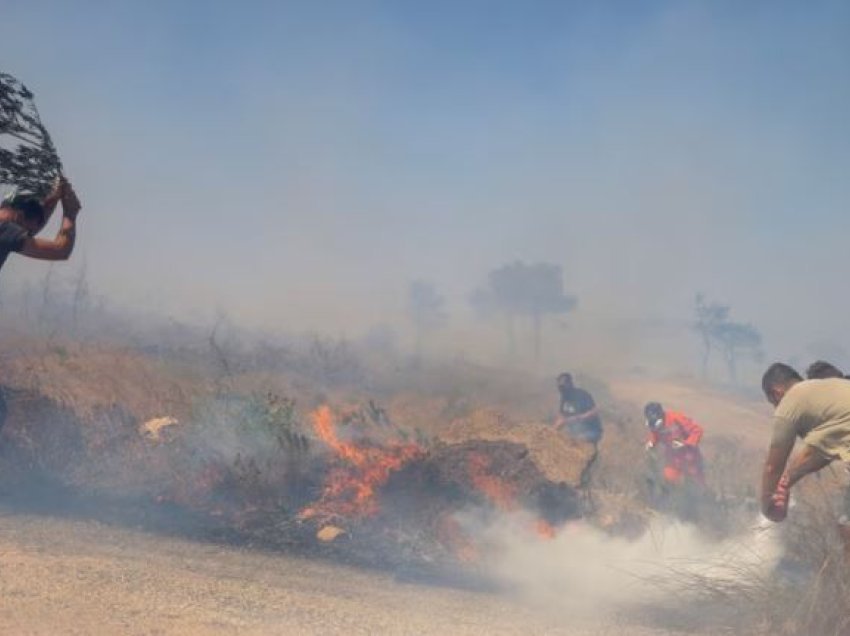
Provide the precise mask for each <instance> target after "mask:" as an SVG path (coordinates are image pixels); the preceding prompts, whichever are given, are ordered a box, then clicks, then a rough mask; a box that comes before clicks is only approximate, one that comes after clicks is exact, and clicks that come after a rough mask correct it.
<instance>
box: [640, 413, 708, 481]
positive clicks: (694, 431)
mask: <svg viewBox="0 0 850 636" xmlns="http://www.w3.org/2000/svg"><path fill="white" fill-rule="evenodd" d="M643 412H644V415H645V416H646V426H647V428H648V429H649V440H648V441H647V443H646V448H647V450H649V449H653V448H656V447H657V446H661V447H662V448H663V450H664V471H663V475H664V480H665V481H667V482H669V483H671V484H681V483H682V482H683V480H684V479H689V480H691V481H693V482H695V483H697V484H699V485H700V486H705V475H704V474H703V469H702V453H701V452H700V450H699V443H700V440H701V439H702V427H701V426H700V425H699V424H697V423H696V422H694V421H693V420H692V419H691V418H689V417H687V416H685V415H683V414H681V413H677V412H675V411H670V410H667V411H665V410H664V408H663V407H662V406H661V405H660V404H659V403H658V402H650V403H649V404H647V405H646V407H645V408H644V410H643Z"/></svg>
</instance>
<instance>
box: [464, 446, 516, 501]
mask: <svg viewBox="0 0 850 636" xmlns="http://www.w3.org/2000/svg"><path fill="white" fill-rule="evenodd" d="M468 469H469V478H470V480H471V481H472V484H473V485H474V486H475V487H476V488H477V489H478V490H480V491H481V492H482V493H483V494H484V495H485V496H486V497H487V498H488V499H489V500H490V501H491V502H492V503H493V505H495V506H496V507H497V508H499V510H503V511H505V512H510V511H511V510H515V509H516V508H517V492H516V487H515V486H513V485H512V484H509V483H508V482H506V481H505V480H504V479H502V478H501V477H499V476H498V475H493V474H491V473H490V458H489V457H487V456H486V455H484V454H483V453H472V454H471V455H470V456H469V465H468Z"/></svg>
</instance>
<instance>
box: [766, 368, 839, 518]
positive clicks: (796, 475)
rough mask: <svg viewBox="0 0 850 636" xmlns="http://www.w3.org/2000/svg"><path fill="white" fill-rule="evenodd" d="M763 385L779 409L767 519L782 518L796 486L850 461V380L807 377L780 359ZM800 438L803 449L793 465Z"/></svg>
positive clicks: (768, 468)
mask: <svg viewBox="0 0 850 636" xmlns="http://www.w3.org/2000/svg"><path fill="white" fill-rule="evenodd" d="M762 388H763V389H764V393H765V396H767V399H768V401H769V402H770V403H771V404H773V405H774V406H775V407H776V411H775V413H774V429H773V438H772V440H771V442H770V449H769V450H768V454H767V461H766V462H765V465H764V472H763V476H762V492H761V507H762V512H763V513H764V515H765V516H766V517H768V518H769V519H772V520H773V521H782V520H783V519H784V518H785V516H786V514H787V512H788V497H789V494H790V490H791V487H792V486H793V485H794V484H796V483H797V482H798V481H800V479H802V478H803V477H805V476H806V475H808V474H809V473H814V472H817V471H818V470H820V469H821V468H824V467H825V466H827V465H829V464H830V463H831V462H833V461H835V460H841V461H850V382H848V381H847V380H844V379H840V378H828V379H822V380H803V378H802V377H801V376H800V374H799V373H797V372H796V371H795V370H794V369H793V368H791V367H790V366H788V365H787V364H782V363H781V362H777V363H774V364H772V365H771V366H770V367H769V368H768V370H767V371H766V372H765V374H764V377H763V378H762ZM798 437H799V438H800V439H801V440H802V441H803V449H802V450H801V451H800V452H799V453H797V454H796V455H795V457H794V458H793V460H792V461H791V463H790V466H788V458H789V457H790V455H791V451H792V450H793V448H794V443H795V441H796V439H797V438H798ZM848 513H850V510H845V514H848Z"/></svg>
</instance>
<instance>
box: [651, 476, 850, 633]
mask: <svg viewBox="0 0 850 636" xmlns="http://www.w3.org/2000/svg"><path fill="white" fill-rule="evenodd" d="M806 490H807V492H806V493H805V495H806V500H805V501H804V502H803V503H801V504H800V505H798V506H797V507H796V508H795V510H794V511H793V512H792V518H791V519H790V520H789V522H788V526H787V527H786V528H783V531H784V532H783V534H782V544H783V548H784V557H783V559H782V560H781V561H780V562H779V565H778V566H776V567H775V568H772V567H770V564H768V563H766V562H764V561H762V560H759V559H747V558H742V557H741V555H734V554H730V557H732V558H730V559H724V560H723V562H717V563H710V564H705V563H703V564H699V565H697V564H694V563H687V564H682V563H677V564H674V565H671V566H670V567H669V568H668V569H667V570H666V571H665V572H663V573H661V574H659V575H658V576H656V577H653V579H652V583H653V584H654V585H660V586H664V587H666V588H667V589H669V590H670V591H671V593H675V595H676V598H677V599H679V600H680V601H684V602H680V603H678V604H677V607H676V609H675V610H673V611H670V612H667V613H666V614H665V617H666V623H667V625H668V626H670V627H677V628H683V627H690V628H695V629H705V628H710V629H711V630H713V631H712V633H733V634H749V635H752V636H762V635H767V634H770V635H771V636H798V635H800V634H807V635H810V636H846V635H847V634H848V633H850V570H848V564H847V561H846V557H845V556H844V553H843V550H842V545H841V542H840V540H839V537H838V534H837V525H836V517H835V515H834V513H833V511H832V510H831V506H830V505H829V503H830V502H829V499H830V498H831V497H832V496H833V495H834V492H829V491H830V490H831V489H829V488H824V487H823V485H822V484H816V485H815V487H814V488H811V487H810V488H807V489H806ZM815 490H822V491H823V492H821V493H817V492H813V491H815ZM818 494H820V496H818ZM773 530H775V528H768V529H764V528H763V529H761V531H762V532H764V531H773ZM671 623H673V624H671Z"/></svg>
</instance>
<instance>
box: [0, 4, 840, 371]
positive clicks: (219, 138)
mask: <svg viewBox="0 0 850 636" xmlns="http://www.w3.org/2000/svg"><path fill="white" fill-rule="evenodd" d="M81 7H82V8H81ZM3 17H4V24H6V25H7V27H6V28H5V29H4V33H3V36H2V38H0V58H2V60H3V70H4V71H7V72H10V73H13V74H15V75H17V76H19V77H20V78H21V79H22V80H23V81H24V82H25V83H26V84H28V85H29V87H30V88H31V89H32V90H33V91H34V92H35V94H36V100H37V103H38V105H39V108H40V110H41V112H42V116H43V119H44V121H45V123H46V125H47V126H48V128H49V130H50V131H51V133H52V135H53V137H54V139H55V141H56V144H57V146H58V148H59V151H60V154H61V156H62V158H63V161H64V163H65V165H66V169H67V171H68V174H69V176H70V177H71V178H72V179H74V181H75V184H76V185H77V189H78V191H79V192H80V194H81V197H82V198H83V202H84V205H85V209H84V212H83V214H84V216H83V218H82V220H81V229H80V239H79V248H78V249H79V253H78V254H76V255H75V259H76V260H78V261H82V260H85V261H86V263H87V266H88V272H89V277H90V282H91V285H92V287H93V288H95V289H97V290H99V291H100V292H102V293H105V294H106V295H107V296H108V297H110V298H112V299H115V300H116V301H119V302H122V303H129V304H132V305H142V306H146V307H151V306H155V307H161V308H163V309H164V310H165V311H168V312H173V313H174V314H177V315H190V316H191V315H209V314H210V313H211V312H212V311H214V310H215V309H216V308H218V309H223V310H224V311H226V312H227V313H228V314H229V315H230V316H231V317H232V318H233V319H234V320H236V321H239V322H241V323H243V324H251V325H257V326H263V327H275V328H283V329H289V330H306V329H321V330H325V331H328V332H330V333H335V334H338V333H345V334H349V335H356V334H358V333H361V332H362V331H363V330H365V329H366V328H367V327H368V326H369V325H371V324H375V323H378V322H386V323H391V324H402V321H403V320H404V293H405V289H406V285H407V284H408V282H409V281H410V280H413V279H425V280H428V281H432V282H433V283H434V284H435V285H436V287H437V289H438V290H439V291H440V292H441V293H443V294H445V295H446V297H447V299H448V307H447V308H448V310H449V312H450V314H451V320H452V329H453V331H452V332H450V333H452V334H454V336H453V338H454V341H455V342H464V343H466V342H468V341H472V340H474V339H475V338H476V337H477V333H476V332H477V331H478V330H477V329H475V328H473V327H472V326H470V324H469V322H468V321H470V320H471V316H470V312H469V307H468V304H467V302H466V296H467V294H468V292H469V291H470V290H471V289H472V288H473V287H475V286H477V285H479V284H480V283H481V282H482V281H483V280H484V278H485V277H486V275H487V272H488V271H489V270H490V269H492V268H494V267H497V266H499V265H501V264H503V263H505V262H509V261H513V260H516V259H522V260H525V261H528V262H537V261H551V262H555V263H558V264H561V265H563V267H564V272H565V281H566V286H567V288H568V291H569V292H570V293H573V294H575V295H577V296H578V298H579V309H578V311H576V312H575V313H573V314H569V315H568V316H567V317H566V318H565V319H563V321H564V322H565V323H566V329H565V330H561V331H557V333H558V334H560V337H562V338H567V339H569V337H570V334H571V333H572V334H573V336H575V334H576V333H578V334H580V335H581V338H580V341H581V342H582V343H584V347H585V348H586V349H588V351H587V352H583V353H586V355H587V356H590V355H591V354H592V351H593V348H594V347H595V346H598V347H599V349H598V350H599V351H603V352H604V353H605V355H609V354H611V355H613V352H614V351H616V352H618V354H619V355H625V356H629V355H633V356H634V357H636V358H640V357H641V355H642V353H643V351H644V350H645V347H641V346H636V345H634V343H633V342H632V341H633V340H634V339H637V338H638V336H640V338H643V337H645V333H646V330H645V329H644V327H642V326H641V325H644V326H645V325H654V327H653V329H656V330H660V333H661V334H662V336H661V337H662V338H663V334H664V333H666V331H665V329H667V328H668V327H669V328H670V329H671V330H674V331H675V330H676V329H679V330H680V331H681V330H682V328H683V326H684V325H685V324H686V323H687V321H689V320H690V319H691V312H692V303H693V296H694V294H695V293H696V292H697V291H704V292H705V293H706V294H708V295H709V296H711V297H713V298H718V299H720V300H723V301H725V302H728V303H730V304H731V305H732V306H733V312H734V315H735V317H736V318H737V319H738V320H741V321H745V322H750V321H751V322H753V323H755V324H756V325H757V326H758V327H759V328H760V329H761V330H762V331H763V333H764V335H765V346H766V349H767V352H768V356H769V357H785V356H789V355H792V354H796V353H799V352H800V351H801V350H803V349H804V348H805V346H806V345H807V344H808V343H810V342H813V341H817V340H827V341H836V342H838V343H843V344H844V345H845V346H848V345H850V338H848V337H847V335H846V333H845V329H846V326H845V322H846V321H845V319H844V316H846V315H847V314H848V312H850V299H848V298H845V294H843V293H836V291H838V290H843V289H844V287H845V283H844V271H843V269H844V268H843V267H842V265H843V261H842V260H841V256H842V255H843V253H844V250H845V245H844V243H845V237H846V236H847V233H848V230H850V220H848V215H847V214H846V213H845V208H846V205H847V201H848V199H850V196H848V195H850V192H849V191H848V190H850V185H848V181H847V179H846V175H847V168H848V164H850V128H849V127H848V123H847V118H846V112H847V111H848V106H850V104H848V101H850V81H848V80H850V77H848V74H850V70H848V66H847V60H848V59H850V41H848V39H847V37H846V34H847V32H848V27H849V26H850V8H848V6H847V5H846V3H841V2H815V3H806V4H805V5H801V4H798V3H790V2H788V3H785V2H780V3H747V4H746V6H743V5H739V4H736V3H709V2H676V3H674V2H652V3H641V4H640V6H637V5H635V6H632V5H631V4H628V3H584V4H583V5H582V4H580V3H565V2H554V1H553V2H549V1H542V0H541V1H537V2H483V1H479V0H470V1H468V2H464V3H451V2H428V3H421V2H381V1H377V0H376V1H367V2H357V3H352V2H342V1H340V2H323V3H319V4H316V3H309V2H286V3H270V2H269V3H266V2H259V3H251V5H250V8H249V9H245V8H243V7H237V6H236V5H234V4H233V3H224V2H208V3H176V4H175V3H168V2H149V3H135V4H133V3H130V4H128V3H119V4H116V3H107V2H96V3H87V4H85V6H84V7H83V5H77V6H76V7H74V6H73V5H72V4H69V3H60V2H46V1H38V0H31V1H29V2H9V3H6V6H4V8H3ZM20 261H21V259H10V262H9V263H8V264H7V266H6V268H5V269H4V271H3V274H2V275H3V278H4V281H3V284H4V285H10V284H13V283H14V282H16V281H20V280H23V279H25V278H27V277H39V276H42V275H43V273H44V271H45V267H43V266H39V265H35V264H33V263H26V264H24V263H22V262H20ZM659 325H660V326H659ZM481 329H482V330H483V329H490V330H491V331H494V334H495V335H494V341H495V342H499V341H496V340H495V339H496V338H497V337H498V336H499V335H500V334H499V332H498V331H496V330H495V328H491V327H482V328H481ZM554 331H555V330H553V332H554ZM446 337H447V338H450V336H446ZM587 343H590V344H587ZM632 345H634V346H632ZM464 346H466V344H465V345H464Z"/></svg>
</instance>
